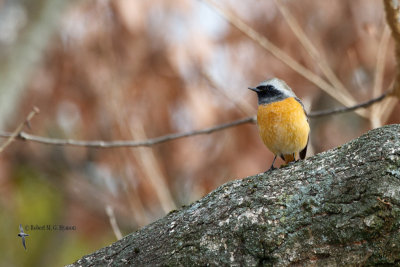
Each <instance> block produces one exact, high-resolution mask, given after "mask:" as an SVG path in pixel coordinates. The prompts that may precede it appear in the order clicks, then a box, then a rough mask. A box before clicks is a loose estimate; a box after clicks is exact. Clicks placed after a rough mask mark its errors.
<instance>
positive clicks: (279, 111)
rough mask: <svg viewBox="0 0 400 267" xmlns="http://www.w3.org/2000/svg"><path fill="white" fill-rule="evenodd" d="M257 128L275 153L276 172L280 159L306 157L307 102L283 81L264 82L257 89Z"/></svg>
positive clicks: (272, 167) (274, 79)
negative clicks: (304, 102) (278, 159)
mask: <svg viewBox="0 0 400 267" xmlns="http://www.w3.org/2000/svg"><path fill="white" fill-rule="evenodd" d="M249 89H250V90H253V91H254V92H256V93H257V96H258V111H257V125H258V131H259V133H260V136H261V139H262V140H263V142H264V144H265V145H266V146H267V147H268V149H269V150H271V152H272V153H274V154H275V157H274V160H273V161H272V165H271V167H270V168H269V170H271V169H274V163H275V160H276V157H277V156H280V157H281V158H282V159H283V160H284V161H285V162H286V163H289V162H291V161H295V160H296V155H297V154H299V157H300V158H301V159H304V158H305V157H306V153H307V145H308V135H309V133H310V126H309V124H308V119H307V113H306V111H305V110H304V106H303V103H301V101H300V99H298V98H297V97H296V95H295V94H294V93H293V91H292V89H290V87H289V86H288V85H287V84H286V83H285V82H284V81H282V80H279V79H277V78H273V79H270V80H266V81H263V82H262V83H260V84H259V85H258V86H257V87H256V88H250V87H249Z"/></svg>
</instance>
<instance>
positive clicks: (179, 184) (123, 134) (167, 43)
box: [0, 0, 399, 266]
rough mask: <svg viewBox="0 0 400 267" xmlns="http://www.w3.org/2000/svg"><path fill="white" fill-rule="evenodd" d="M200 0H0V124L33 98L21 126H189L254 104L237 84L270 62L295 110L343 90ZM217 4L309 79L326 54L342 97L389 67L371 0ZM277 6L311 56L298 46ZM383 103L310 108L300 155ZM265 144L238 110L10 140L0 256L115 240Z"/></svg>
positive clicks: (369, 117)
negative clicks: (132, 144) (98, 143)
mask: <svg viewBox="0 0 400 267" xmlns="http://www.w3.org/2000/svg"><path fill="white" fill-rule="evenodd" d="M210 3H211V2H209V1H205V0H204V1H187V0H186V1H185V0H171V1H163V0H153V1H132V0H114V1H110V0H96V1H95V0H86V1H61V0H40V1H39V0H38V1H32V0H0V48H1V49H0V59H1V64H0V126H1V128H0V130H3V131H9V132H10V131H13V130H14V129H15V128H16V127H17V125H18V124H19V123H21V122H22V121H24V119H25V117H26V115H27V114H28V113H29V112H30V111H31V109H32V107H33V106H37V107H38V108H39V109H40V111H41V112H40V114H38V115H36V116H35V117H34V118H33V120H32V121H31V129H28V128H25V129H24V130H25V131H27V132H29V133H32V134H35V135H40V136H45V137H57V138H65V139H68V138H70V139H79V140H105V141H111V140H144V139H147V138H152V137H157V136H161V135H165V134H168V133H174V132H185V131H190V130H194V129H202V128H205V127H210V126H214V125H218V124H220V123H225V122H229V121H233V120H235V119H240V118H244V117H247V116H252V115H255V113H256V105H257V104H256V95H255V94H254V93H252V92H251V91H249V90H247V87H249V86H256V85H257V84H258V83H259V82H261V81H262V80H265V79H267V78H271V77H279V78H281V79H284V80H285V81H286V82H287V83H288V84H289V86H291V87H292V89H293V90H294V91H295V93H296V94H297V96H299V97H300V98H301V99H302V100H303V102H304V104H305V106H306V108H307V110H308V111H312V110H322V109H329V108H332V107H337V106H342V105H343V104H346V103H344V102H345V101H337V100H335V99H334V98H333V97H332V96H329V95H328V94H327V93H325V92H324V91H322V90H321V89H320V88H318V87H317V86H316V85H314V84H313V83H311V82H310V81H309V80H307V79H305V78H304V77H302V76H301V75H299V74H298V73H297V72H296V71H293V70H292V69H291V68H289V67H288V66H287V65H285V64H284V63H283V62H282V60H280V59H277V58H276V57H274V56H273V55H272V54H271V53H270V52H269V51H267V50H266V49H264V48H262V47H261V46H260V45H259V44H258V43H257V42H255V41H254V40H252V39H250V38H249V37H248V36H246V35H245V34H243V33H242V32H241V31H239V30H238V29H237V28H236V27H234V26H232V24H231V23H229V21H227V20H226V19H224V18H222V17H221V16H220V15H219V14H218V11H217V9H216V8H215V7H214V6H213V5H212V4H210ZM218 5H219V6H220V7H221V8H222V10H225V11H228V12H230V13H232V14H234V18H236V19H240V20H243V21H244V22H245V23H247V24H248V25H249V26H251V27H252V28H253V29H254V30H256V31H257V32H259V33H260V34H261V35H262V36H265V37H267V38H268V39H269V40H270V41H271V42H272V43H273V44H275V45H276V46H278V47H279V48H281V49H282V50H283V51H284V52H285V53H287V54H288V55H289V56H291V57H292V58H294V59H295V60H296V61H297V62H298V63H300V64H301V65H303V66H305V67H306V68H308V69H310V70H311V71H313V72H314V73H316V74H317V75H319V76H320V77H321V78H324V79H325V77H324V74H323V72H322V71H321V68H320V67H319V64H318V63H319V62H320V61H324V62H326V63H327V65H329V66H330V68H331V69H332V71H333V73H335V74H336V75H337V77H338V79H339V80H340V81H341V82H342V83H343V85H344V87H345V88H347V90H348V91H346V92H347V94H349V95H350V96H352V97H353V98H354V100H355V102H356V103H358V102H362V101H365V100H368V99H370V98H372V97H373V96H377V95H379V94H380V93H381V92H382V91H384V90H386V89H387V88H388V87H389V85H390V83H391V81H392V79H393V77H394V72H395V59H394V56H393V54H394V53H393V43H392V40H391V39H390V31H389V29H388V28H387V26H386V22H385V14H384V10H383V4H382V2H381V1H376V0H354V1H318V0H305V1H281V2H275V1H272V0H267V1H257V0H249V1H238V0H224V1H219V2H218ZM278 7H280V9H279V8H278ZM282 8H283V12H284V10H286V11H288V12H290V13H289V14H292V16H293V18H294V19H295V21H297V23H298V25H299V26H300V27H301V29H302V30H303V31H304V32H305V35H306V36H307V37H308V38H309V39H310V40H311V43H312V44H313V46H314V47H315V49H316V51H318V53H319V56H320V59H319V60H316V59H315V58H313V57H312V56H310V54H309V52H310V51H309V49H308V50H307V49H304V47H303V46H302V44H301V43H300V41H299V39H298V37H297V36H298V34H300V36H301V33H299V31H296V30H295V32H293V31H292V29H291V27H290V26H289V25H290V23H288V18H290V17H287V13H286V16H283V14H282ZM285 8H286V9H285ZM325 80H326V79H325ZM333 94H334V95H335V94H336V91H333ZM348 99H350V98H348ZM348 99H347V100H348ZM349 101H350V100H349ZM398 111H399V108H398V106H395V103H393V102H391V101H383V102H381V103H379V104H377V105H375V106H373V107H372V108H369V109H368V110H362V111H360V113H361V115H359V114H356V113H354V112H353V113H346V114H342V115H335V116H329V117H323V118H319V119H312V120H311V127H312V132H311V139H310V146H309V152H308V156H311V155H313V154H315V153H320V152H322V151H325V150H327V149H330V148H333V147H336V146H338V145H341V144H343V143H345V142H347V141H349V140H351V139H353V138H355V137H357V136H359V135H361V134H362V133H364V132H365V131H367V130H368V129H371V128H373V127H378V126H381V125H384V124H387V123H398V122H399V117H398V115H397V114H398ZM5 140H6V139H3V140H2V142H4V141H5ZM272 159H273V155H272V154H271V153H270V152H269V151H268V150H267V149H266V148H265V147H264V145H263V144H262V142H261V141H260V139H259V137H258V133H257V130H256V126H255V125H252V124H246V125H241V126H238V127H234V128H230V129H227V130H224V131H220V132H217V133H213V134H210V135H202V136H195V137H189V138H185V139H179V140H175V141H171V142H167V143H163V144H159V145H155V146H153V147H151V148H113V149H93V148H84V147H82V148H79V147H66V146H50V145H43V144H37V143H33V142H22V141H15V142H14V143H12V144H11V145H10V146H8V147H7V148H6V149H5V151H4V152H2V154H1V155H0V226H1V227H0V236H1V238H0V239H1V240H2V241H3V242H2V243H1V244H0V265H3V266H24V265H28V264H29V265H30V266H46V265H47V266H59V265H63V264H68V263H72V262H73V261H75V260H76V259H78V258H79V257H81V256H83V255H84V254H87V253H89V252H92V251H94V250H95V249H98V248H100V247H102V246H105V245H108V244H109V243H111V242H113V241H115V240H116V238H117V236H118V230H120V231H121V234H122V235H126V234H129V233H130V232H132V231H135V230H136V229H138V228H140V227H143V226H145V225H147V224H148V223H151V222H152V221H154V220H156V219H158V218H160V217H162V216H164V215H165V214H166V213H168V212H169V211H170V210H173V209H176V208H179V207H181V206H182V205H187V204H190V203H191V202H193V201H195V200H197V199H199V198H201V197H203V196H204V195H206V194H207V193H208V192H210V191H212V190H213V189H215V188H217V187H218V186H220V185H222V184H223V183H225V182H227V181H230V180H233V179H241V178H243V177H246V176H249V175H254V174H257V173H260V172H263V171H265V169H266V168H267V167H268V166H269V165H270V163H271V161H272ZM277 163H278V164H280V163H282V162H281V161H280V160H279V162H277ZM107 211H108V212H107ZM113 220H114V222H116V225H117V227H115V228H114V230H113V228H112V226H111V223H110V221H113ZM20 223H21V224H22V225H23V226H24V227H25V226H28V228H27V231H26V232H27V233H28V234H30V236H29V237H28V238H27V248H28V250H27V251H24V250H23V248H22V245H21V240H20V239H19V238H17V237H16V235H17V233H18V225H19V224H20ZM30 225H39V226H41V225H69V226H76V230H72V231H55V230H54V231H46V230H31V229H29V226H30Z"/></svg>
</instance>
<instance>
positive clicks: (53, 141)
mask: <svg viewBox="0 0 400 267" xmlns="http://www.w3.org/2000/svg"><path fill="white" fill-rule="evenodd" d="M389 93H390V90H389V91H387V92H385V93H383V94H382V95H380V96H378V97H376V98H373V99H370V100H368V101H366V102H363V103H360V104H358V105H355V106H352V107H340V108H336V109H329V110H322V111H315V112H310V113H309V114H308V117H309V118H318V117H322V116H328V115H334V114H339V113H344V112H349V111H353V110H356V109H359V108H366V107H369V106H371V105H372V104H374V103H377V102H379V101H382V100H383V99H384V98H385V97H386V96H387V95H388V94H389ZM31 113H32V112H31ZM33 115H34V114H33ZM33 115H31V114H29V115H28V118H29V119H30V118H31V117H33ZM27 121H28V119H27ZM256 121H257V118H256V116H252V117H247V118H244V119H240V120H236V121H232V122H228V123H224V124H220V125H217V126H213V127H209V128H205V129H202V130H196V131H190V132H185V133H174V134H168V135H163V136H159V137H156V138H151V139H147V140H143V141H109V142H107V141H82V140H71V139H58V138H48V137H42V136H37V135H31V134H28V133H26V132H23V131H21V130H22V129H19V128H17V130H18V131H17V134H15V132H16V131H14V132H13V133H8V132H0V137H6V138H9V139H10V138H11V139H12V140H14V139H20V140H24V141H31V142H35V143H41V144H46V145H57V146H77V147H93V148H118V147H150V146H153V145H156V144H161V143H164V142H168V141H172V140H175V139H180V138H184V137H190V136H195V135H201V134H210V133H213V132H217V131H221V130H224V129H227V128H231V127H235V126H239V125H242V124H246V123H255V122H256ZM0 152H1V150H0Z"/></svg>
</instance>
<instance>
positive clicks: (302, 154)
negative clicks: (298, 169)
mask: <svg viewBox="0 0 400 267" xmlns="http://www.w3.org/2000/svg"><path fill="white" fill-rule="evenodd" d="M309 139H310V136H309V137H308V138H307V144H306V146H305V147H304V148H303V150H302V151H300V153H299V156H300V158H301V159H305V158H306V154H307V146H308V140H309Z"/></svg>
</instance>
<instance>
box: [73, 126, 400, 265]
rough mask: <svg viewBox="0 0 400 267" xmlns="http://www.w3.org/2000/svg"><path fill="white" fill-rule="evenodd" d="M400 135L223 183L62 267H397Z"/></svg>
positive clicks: (364, 140)
mask: <svg viewBox="0 0 400 267" xmlns="http://www.w3.org/2000/svg"><path fill="white" fill-rule="evenodd" d="M399 133H400V126H399V125H390V126H385V127H382V128H379V129H375V130H372V131H370V132H368V133H366V134H365V135H363V136H361V137H360V138H358V139H356V140H353V141H351V142H349V143H347V144H345V145H343V146H341V147H338V148H335V149H332V150H329V151H326V152H323V153H320V154H318V155H315V156H313V157H310V158H308V159H306V160H304V161H299V162H296V163H293V164H289V165H288V166H287V167H283V168H281V169H277V170H274V171H271V172H269V173H267V174H258V175H255V176H250V177H247V178H244V179H242V180H236V181H232V182H229V183H226V184H224V185H222V186H221V187H219V188H217V189H216V190H215V191H213V192H211V193H210V194H208V195H207V196H205V197H204V198H202V199H200V200H199V201H196V202H194V203H192V204H191V205H189V206H186V207H183V208H182V209H181V210H175V211H172V212H170V213H169V214H168V215H166V216H165V217H164V218H162V219H160V220H158V221H156V222H154V223H152V224H150V225H148V226H146V227H144V228H143V229H141V230H139V231H137V232H135V233H132V234H130V235H128V236H126V237H124V238H123V239H121V240H119V241H117V242H115V243H114V244H111V245H110V246H108V247H105V248H102V249H100V250H98V251H96V252H94V253H93V254H90V255H87V256H84V257H83V258H82V259H80V260H78V261H77V262H75V263H74V264H72V265H70V266H97V265H101V266H109V265H110V266H119V265H134V266H160V265H162V266H199V265H201V266H205V265H211V266H228V265H229V266H258V265H259V266H272V265H274V266H287V265H294V266H303V265H317V266H332V265H334V266H348V265H352V266H360V265H363V266H364V265H367V266H368V265H400V134H399Z"/></svg>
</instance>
